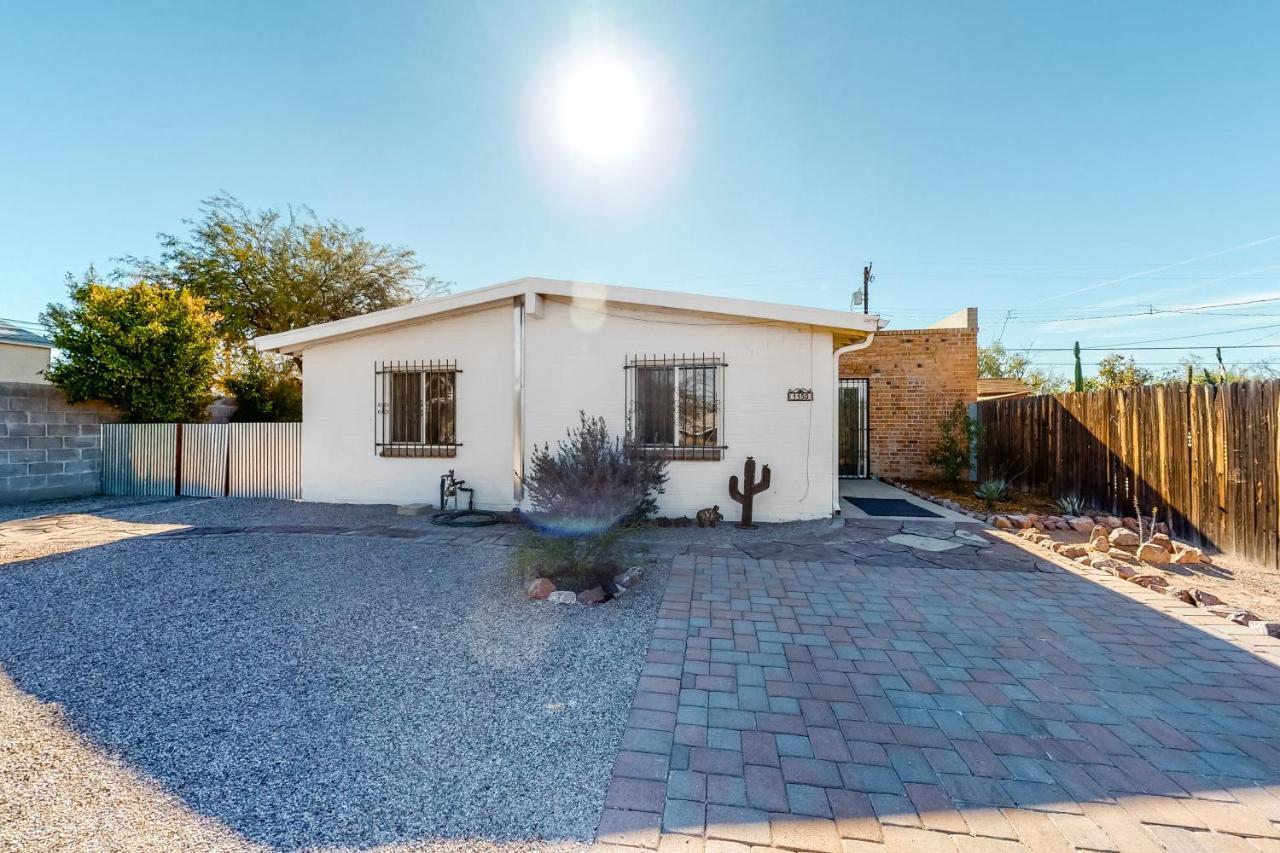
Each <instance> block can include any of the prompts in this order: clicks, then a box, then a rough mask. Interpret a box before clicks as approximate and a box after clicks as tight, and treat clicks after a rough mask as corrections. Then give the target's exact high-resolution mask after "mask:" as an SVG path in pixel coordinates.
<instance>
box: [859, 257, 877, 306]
mask: <svg viewBox="0 0 1280 853" xmlns="http://www.w3.org/2000/svg"><path fill="white" fill-rule="evenodd" d="M875 278H876V277H875V276H874V275H872V273H871V262H870V261H868V262H867V265H866V266H865V267H863V268H862V313H863V314H870V313H871V282H873V281H875Z"/></svg>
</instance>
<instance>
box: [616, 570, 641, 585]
mask: <svg viewBox="0 0 1280 853" xmlns="http://www.w3.org/2000/svg"><path fill="white" fill-rule="evenodd" d="M643 576H644V569H642V568H640V567H639V566H632V567H631V568H629V569H627V570H626V571H625V572H623V573H622V574H620V575H618V576H617V577H615V578H614V579H613V583H614V586H616V587H618V588H619V589H631V587H633V586H635V585H636V584H638V583H640V578H641V577H643Z"/></svg>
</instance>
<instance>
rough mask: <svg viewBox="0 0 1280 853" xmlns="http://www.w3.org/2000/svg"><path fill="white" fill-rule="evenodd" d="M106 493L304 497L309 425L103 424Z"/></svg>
mask: <svg viewBox="0 0 1280 853" xmlns="http://www.w3.org/2000/svg"><path fill="white" fill-rule="evenodd" d="M102 490H103V492H105V493H106V494H109V495H187V496H191V497H224V496H231V497H252V498H280V499H284V500H291V499H297V498H300V497H301V496H302V424H298V423H291V424H258V423H236V424H103V427H102Z"/></svg>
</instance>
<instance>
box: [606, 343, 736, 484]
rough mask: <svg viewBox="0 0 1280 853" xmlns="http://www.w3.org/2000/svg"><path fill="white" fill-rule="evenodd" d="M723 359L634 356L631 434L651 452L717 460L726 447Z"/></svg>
mask: <svg viewBox="0 0 1280 853" xmlns="http://www.w3.org/2000/svg"><path fill="white" fill-rule="evenodd" d="M726 367H728V364H727V363H726V362H725V360H724V355H723V354H721V355H718V356H717V355H707V354H706V353H701V354H696V353H695V354H681V355H646V356H639V355H637V356H631V357H629V358H627V359H626V361H625V362H624V363H623V370H624V372H625V374H626V387H627V431H628V432H629V433H630V434H631V438H632V441H634V442H635V443H636V445H637V446H638V447H640V448H641V449H643V450H644V451H645V452H647V453H654V454H659V455H661V456H662V457H664V458H666V459H673V460H681V459H690V460H694V459H703V460H711V461H715V460H718V459H720V458H721V456H722V455H723V451H725V450H726V449H727V447H726V446H725V444H724V408H725V407H724V402H725V395H724V372H725V368H726Z"/></svg>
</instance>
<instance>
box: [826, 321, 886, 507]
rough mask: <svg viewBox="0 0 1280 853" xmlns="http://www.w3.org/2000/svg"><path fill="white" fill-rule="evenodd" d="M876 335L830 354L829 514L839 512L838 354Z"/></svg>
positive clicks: (862, 346)
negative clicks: (833, 375) (831, 366)
mask: <svg viewBox="0 0 1280 853" xmlns="http://www.w3.org/2000/svg"><path fill="white" fill-rule="evenodd" d="M875 336H876V333H875V332H868V333H867V336H866V337H865V338H863V339H862V340H860V341H858V342H857V343H856V344H849V345H848V346H844V347H839V348H837V349H836V351H835V352H834V353H833V354H832V358H833V359H834V360H835V370H834V371H833V372H834V373H835V378H834V380H833V381H834V382H835V389H834V392H833V393H832V395H831V409H832V419H831V423H832V425H833V426H834V427H835V436H833V438H834V440H833V441H832V442H831V473H832V477H831V514H832V515H839V514H840V356H842V355H844V354H845V353H847V352H857V351H858V350H860V349H866V348H867V347H869V346H871V341H872V339H874V338H875Z"/></svg>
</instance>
